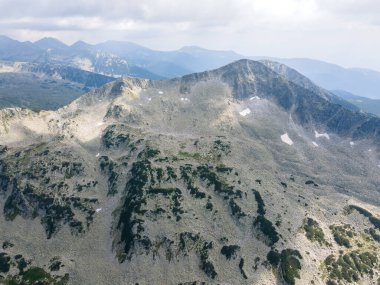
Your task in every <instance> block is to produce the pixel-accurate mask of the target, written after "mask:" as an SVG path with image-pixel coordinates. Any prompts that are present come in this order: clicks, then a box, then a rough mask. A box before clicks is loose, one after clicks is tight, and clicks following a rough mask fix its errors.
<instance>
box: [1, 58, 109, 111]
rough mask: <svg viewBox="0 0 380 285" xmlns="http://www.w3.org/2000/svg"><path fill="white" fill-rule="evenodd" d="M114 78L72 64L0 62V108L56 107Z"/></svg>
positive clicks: (49, 108)
mask: <svg viewBox="0 0 380 285" xmlns="http://www.w3.org/2000/svg"><path fill="white" fill-rule="evenodd" d="M113 80H115V78H113V77H110V76H105V75H101V74H97V73H93V72H89V71H85V70H82V69H79V68H75V67H71V66H65V65H54V64H46V63H29V62H9V61H0V108H1V107H22V108H30V109H34V110H40V109H45V110H46V109H48V110H54V109H58V108H60V107H63V106H65V105H67V104H69V103H70V102H71V101H73V100H75V99H76V98H78V97H79V96H80V95H81V94H83V93H86V92H88V91H90V90H91V89H93V88H95V87H100V86H102V85H104V84H106V83H108V82H111V81H113Z"/></svg>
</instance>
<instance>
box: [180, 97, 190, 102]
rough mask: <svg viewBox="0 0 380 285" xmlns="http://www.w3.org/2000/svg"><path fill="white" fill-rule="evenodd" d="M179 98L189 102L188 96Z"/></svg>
mask: <svg viewBox="0 0 380 285" xmlns="http://www.w3.org/2000/svg"><path fill="white" fill-rule="evenodd" d="M180 100H181V101H184V102H190V100H189V98H186V97H181V98H180Z"/></svg>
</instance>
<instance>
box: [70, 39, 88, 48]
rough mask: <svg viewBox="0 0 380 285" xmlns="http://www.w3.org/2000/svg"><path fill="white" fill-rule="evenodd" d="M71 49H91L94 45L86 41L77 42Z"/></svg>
mask: <svg viewBox="0 0 380 285" xmlns="http://www.w3.org/2000/svg"><path fill="white" fill-rule="evenodd" d="M70 47H71V48H75V49H89V48H91V47H92V45H91V44H88V43H86V42H84V41H77V42H75V43H73V44H72V45H71V46H70Z"/></svg>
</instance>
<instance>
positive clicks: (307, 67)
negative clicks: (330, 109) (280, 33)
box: [270, 58, 380, 99]
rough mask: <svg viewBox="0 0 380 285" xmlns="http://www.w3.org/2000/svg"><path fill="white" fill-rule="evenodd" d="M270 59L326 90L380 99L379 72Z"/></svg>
mask: <svg viewBox="0 0 380 285" xmlns="http://www.w3.org/2000/svg"><path fill="white" fill-rule="evenodd" d="M270 59H271V60H274V61H277V62H281V63H283V64H285V65H287V66H289V67H291V68H294V69H296V70H297V71H298V72H300V73H302V74H303V75H305V76H306V77H308V78H310V79H311V80H312V81H314V82H315V83H316V84H318V85H319V86H321V87H323V88H325V89H328V90H346V91H348V92H350V93H353V94H359V95H360V96H362V97H368V98H374V99H376V98H377V99H380V92H379V90H380V72H378V71H374V70H369V69H359V68H344V67H341V66H338V65H335V64H331V63H327V62H323V61H319V60H313V59H307V58H293V59H284V58H270Z"/></svg>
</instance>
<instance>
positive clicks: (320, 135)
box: [314, 131, 330, 140]
mask: <svg viewBox="0 0 380 285" xmlns="http://www.w3.org/2000/svg"><path fill="white" fill-rule="evenodd" d="M314 132H315V138H326V139H328V140H329V139H330V136H329V135H328V134H327V133H323V134H320V133H318V132H317V131H314Z"/></svg>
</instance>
